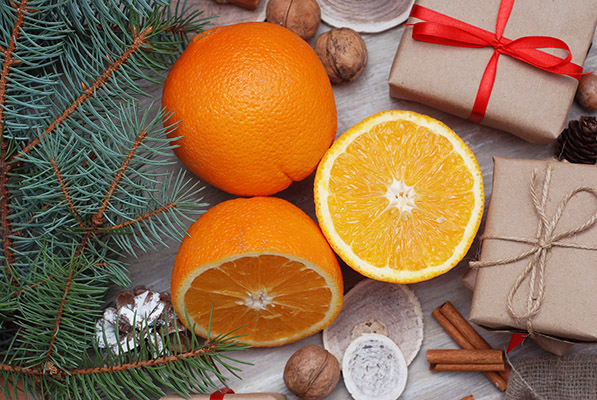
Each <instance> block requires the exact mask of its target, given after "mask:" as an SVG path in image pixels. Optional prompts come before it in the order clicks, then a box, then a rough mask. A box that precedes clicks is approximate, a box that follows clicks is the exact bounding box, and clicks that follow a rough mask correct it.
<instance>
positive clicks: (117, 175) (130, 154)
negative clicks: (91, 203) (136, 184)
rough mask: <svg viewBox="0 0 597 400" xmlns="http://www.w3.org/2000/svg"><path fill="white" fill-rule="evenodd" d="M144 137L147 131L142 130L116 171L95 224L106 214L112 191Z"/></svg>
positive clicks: (96, 216) (95, 217)
mask: <svg viewBox="0 0 597 400" xmlns="http://www.w3.org/2000/svg"><path fill="white" fill-rule="evenodd" d="M146 137H147V130H146V129H143V130H142V131H141V133H140V134H139V136H137V139H136V140H135V144H133V146H132V147H131V149H130V151H129V154H128V155H127V156H126V158H125V159H124V162H123V163H122V165H121V167H120V169H119V170H118V173H117V174H116V177H115V178H114V181H113V182H112V185H110V189H108V193H106V196H105V197H104V201H103V202H102V205H101V207H100V209H99V210H98V212H97V214H96V215H95V216H94V223H95V219H97V221H98V222H103V219H104V213H105V212H106V209H107V208H108V203H109V202H110V200H111V199H112V196H113V195H114V191H115V190H116V188H117V187H118V184H119V183H120V181H121V180H122V177H123V175H124V173H125V172H126V170H127V168H128V166H129V162H130V161H131V159H132V158H133V157H134V155H135V153H136V152H137V149H138V148H139V146H141V143H143V140H145V138H146Z"/></svg>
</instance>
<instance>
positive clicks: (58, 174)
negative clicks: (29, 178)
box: [50, 158, 85, 228]
mask: <svg viewBox="0 0 597 400" xmlns="http://www.w3.org/2000/svg"><path fill="white" fill-rule="evenodd" d="M50 163H52V168H53V169H54V173H55V174H56V178H58V183H59V184H60V188H61V189H62V194H64V198H65V199H66V202H67V203H68V206H69V207H70V210H71V212H72V213H73V215H74V216H75V218H76V219H77V220H78V221H79V226H80V227H81V228H85V225H83V222H81V221H82V218H81V216H80V215H79V213H78V212H77V210H76V209H75V204H74V203H73V199H72V198H71V197H70V195H69V194H68V189H67V188H66V184H65V183H64V179H63V178H62V173H61V172H60V169H59V168H58V165H56V159H55V158H51V159H50Z"/></svg>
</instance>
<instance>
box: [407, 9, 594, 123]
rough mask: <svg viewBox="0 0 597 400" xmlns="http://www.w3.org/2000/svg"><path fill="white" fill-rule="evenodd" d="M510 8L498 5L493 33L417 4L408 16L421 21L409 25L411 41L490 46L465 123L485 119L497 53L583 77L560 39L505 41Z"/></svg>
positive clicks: (493, 79) (524, 38)
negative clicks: (554, 52)
mask: <svg viewBox="0 0 597 400" xmlns="http://www.w3.org/2000/svg"><path fill="white" fill-rule="evenodd" d="M513 7H514V0H502V1H501V2H500V8H499V10H498V15H497V22H496V28H495V32H490V31H487V30H485V29H481V28H479V27H477V26H474V25H471V24H467V23H466V22H463V21H460V20H457V19H455V18H451V17H449V16H447V15H444V14H441V13H439V12H437V11H433V10H431V9H429V8H426V7H423V6H419V5H417V4H416V5H414V6H413V8H412V11H411V14H410V15H411V17H414V18H417V19H420V20H422V21H424V22H417V23H416V24H414V25H413V32H412V37H413V39H415V40H419V41H422V42H428V43H435V44H440V45H444V46H454V47H473V48H480V47H493V49H494V53H493V56H492V57H491V59H490V60H489V62H488V63H487V67H486V68H485V72H484V73H483V77H482V78H481V82H480V84H479V90H478V92H477V97H476V99H475V103H474V105H473V109H472V111H471V115H470V116H469V120H471V121H473V122H481V121H482V120H483V117H484V116H485V111H486V110H487V105H488V104H489V98H490V97H491V92H492V90H493V84H494V82H495V76H496V71H497V62H498V59H499V56H500V55H501V54H504V55H508V56H510V57H513V58H516V59H518V60H520V61H523V62H525V63H527V64H529V65H532V66H534V67H536V68H539V69H542V70H544V71H547V72H551V73H554V74H562V75H568V76H571V77H574V78H576V79H580V77H581V75H583V72H582V67H581V66H579V65H577V64H574V63H572V62H571V59H572V55H571V52H570V48H569V47H568V45H567V44H566V43H565V42H564V41H562V40H560V39H557V38H554V37H549V36H525V37H521V38H518V39H516V40H511V39H508V38H505V37H504V36H503V33H504V29H505V28H506V24H507V23H508V19H509V18H510V13H511V12H512V8H513ZM543 48H553V49H560V50H564V51H566V52H567V55H566V57H563V58H562V57H557V56H554V55H552V54H549V53H546V52H544V51H542V50H540V49H543Z"/></svg>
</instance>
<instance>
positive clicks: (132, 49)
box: [12, 26, 153, 161]
mask: <svg viewBox="0 0 597 400" xmlns="http://www.w3.org/2000/svg"><path fill="white" fill-rule="evenodd" d="M152 30H153V29H152V27H151V26H150V27H148V28H146V29H145V30H144V31H143V32H141V33H140V34H136V32H134V35H135V39H134V40H133V43H131V45H130V46H129V47H128V48H127V49H126V50H125V51H124V53H122V55H121V56H120V58H119V59H117V60H116V61H114V62H112V64H110V66H109V67H108V68H107V69H106V70H105V71H104V73H103V74H102V75H100V76H99V77H98V78H97V79H96V80H95V82H93V84H92V85H91V86H88V87H87V88H86V89H84V90H83V93H82V94H81V95H80V96H79V97H77V98H76V99H75V101H73V102H72V104H71V105H70V106H68V107H67V108H66V109H65V110H64V111H63V112H62V114H60V116H59V117H58V118H56V119H55V120H54V121H52V123H51V124H50V125H49V126H48V127H47V128H46V130H45V131H44V132H42V134H41V139H40V138H39V137H37V138H35V139H34V140H33V141H31V143H29V144H28V145H27V146H25V147H24V148H23V150H21V151H20V152H19V153H18V154H16V155H15V156H13V158H12V161H14V160H16V159H19V158H21V157H22V156H23V155H25V154H28V153H29V152H31V150H32V149H33V148H34V147H35V146H37V145H39V144H40V143H41V141H42V139H44V138H45V136H46V135H48V134H50V133H52V132H53V131H54V129H56V128H57V127H58V126H59V125H60V124H61V123H63V122H64V121H65V120H66V119H68V117H69V116H70V115H71V114H72V113H73V112H74V111H75V110H76V109H77V108H78V107H79V106H80V105H81V104H83V103H85V101H87V99H89V98H90V97H91V96H93V94H94V93H95V91H96V90H97V89H99V88H101V87H102V86H103V85H104V84H105V83H106V81H107V80H108V79H110V77H111V76H112V75H113V74H114V73H115V72H116V71H118V69H119V68H120V67H122V65H123V64H124V63H125V62H126V61H127V60H128V59H129V58H130V57H131V56H132V55H133V54H135V53H136V52H137V51H138V50H139V49H140V48H141V47H143V46H144V45H145V44H147V39H148V36H149V34H150V33H151V31H152Z"/></svg>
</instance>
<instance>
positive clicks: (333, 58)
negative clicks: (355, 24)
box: [315, 28, 367, 83]
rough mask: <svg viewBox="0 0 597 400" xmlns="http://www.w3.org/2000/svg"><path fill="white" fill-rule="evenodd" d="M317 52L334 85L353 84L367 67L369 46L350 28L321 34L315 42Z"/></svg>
mask: <svg viewBox="0 0 597 400" xmlns="http://www.w3.org/2000/svg"><path fill="white" fill-rule="evenodd" d="M315 52H316V53H317V55H318V56H319V58H320V59H321V62H322V63H323V66H324V67H325V70H326V72H327V73H328V76H329V77H330V81H332V82H333V83H343V82H352V81H353V80H355V79H357V78H358V77H359V76H361V74H362V73H363V70H365V67H366V66H367V46H366V45H365V42H364V41H363V39H362V38H361V35H359V34H358V33H357V32H355V31H354V30H352V29H350V28H340V29H332V30H331V31H328V32H325V33H323V34H321V35H320V36H319V37H318V38H317V41H316V42H315Z"/></svg>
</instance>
